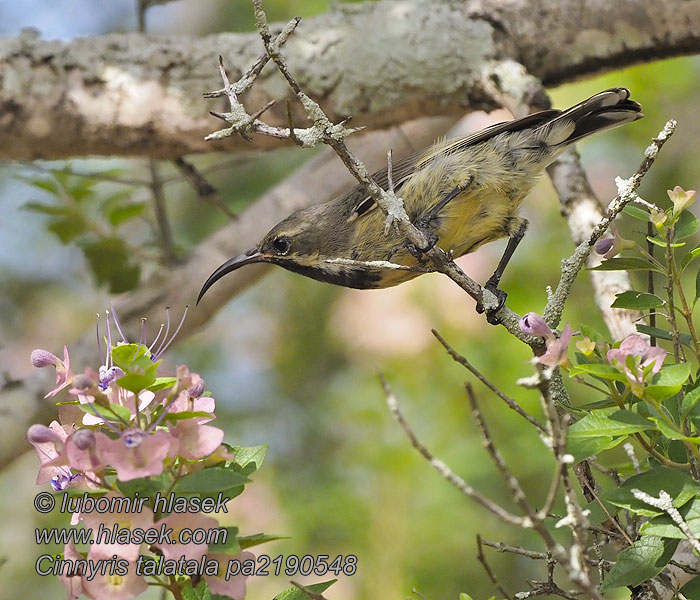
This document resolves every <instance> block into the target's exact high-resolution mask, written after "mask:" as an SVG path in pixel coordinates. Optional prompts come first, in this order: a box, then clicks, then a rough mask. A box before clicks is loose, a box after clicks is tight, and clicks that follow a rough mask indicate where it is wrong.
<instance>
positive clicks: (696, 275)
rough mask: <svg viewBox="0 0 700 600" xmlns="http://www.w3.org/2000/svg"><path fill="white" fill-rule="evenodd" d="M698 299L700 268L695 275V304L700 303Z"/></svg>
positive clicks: (699, 294) (699, 296)
mask: <svg viewBox="0 0 700 600" xmlns="http://www.w3.org/2000/svg"><path fill="white" fill-rule="evenodd" d="M698 298H700V268H699V269H698V272H697V273H696V274H695V298H694V299H693V304H695V302H697V301H698Z"/></svg>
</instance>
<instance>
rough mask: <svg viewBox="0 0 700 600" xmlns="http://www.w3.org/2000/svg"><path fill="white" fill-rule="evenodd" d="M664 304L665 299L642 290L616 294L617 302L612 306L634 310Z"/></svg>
mask: <svg viewBox="0 0 700 600" xmlns="http://www.w3.org/2000/svg"><path fill="white" fill-rule="evenodd" d="M663 305H664V301H663V300H662V299H661V298H659V297H658V296H656V295H655V294H644V293H641V292H632V291H629V292H622V293H620V294H616V295H615V302H613V303H612V305H611V307H612V308H630V309H632V310H646V309H648V308H659V307H660V306H663Z"/></svg>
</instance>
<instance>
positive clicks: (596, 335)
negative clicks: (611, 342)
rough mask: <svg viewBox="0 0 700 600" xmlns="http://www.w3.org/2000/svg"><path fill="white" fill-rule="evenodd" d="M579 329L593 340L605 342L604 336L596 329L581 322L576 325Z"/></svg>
mask: <svg viewBox="0 0 700 600" xmlns="http://www.w3.org/2000/svg"><path fill="white" fill-rule="evenodd" d="M578 329H579V331H580V332H581V333H582V334H583V335H584V336H585V337H587V338H588V339H590V340H591V341H594V342H605V341H606V339H605V337H604V336H603V335H602V334H601V333H600V332H599V331H598V330H597V329H593V327H589V326H588V325H584V324H583V323H582V324H581V325H579V327H578Z"/></svg>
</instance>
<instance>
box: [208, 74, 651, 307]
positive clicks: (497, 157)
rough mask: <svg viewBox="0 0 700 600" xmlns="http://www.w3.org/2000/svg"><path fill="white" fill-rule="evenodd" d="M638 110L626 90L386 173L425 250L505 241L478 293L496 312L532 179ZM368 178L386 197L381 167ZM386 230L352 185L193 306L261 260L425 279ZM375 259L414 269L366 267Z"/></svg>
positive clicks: (340, 277) (433, 150)
mask: <svg viewBox="0 0 700 600" xmlns="http://www.w3.org/2000/svg"><path fill="white" fill-rule="evenodd" d="M641 109H642V107H641V106H640V105H639V104H638V103H637V102H635V101H633V100H630V92H629V90H627V89H626V88H622V87H618V88H612V89H609V90H605V91H602V92H600V93H598V94H596V95H595V96H592V97H590V98H588V99H587V100H584V101H583V102H580V103H579V104H576V105H575V106H572V107H571V108H569V109H567V110H563V111H562V110H545V111H541V112H538V113H534V114H531V115H528V116H525V117H522V118H520V119H515V120H513V121H506V122H503V123H497V124H495V125H491V126H490V127H486V128H485V129H482V130H481V131H478V132H476V133H473V134H471V135H468V136H465V137H460V138H454V139H446V140H441V141H438V142H437V143H435V144H434V145H432V146H430V147H429V148H427V149H425V150H423V151H421V152H418V153H416V154H414V155H413V156H410V157H409V158H406V159H404V160H401V161H399V162H397V163H396V164H394V165H393V167H392V180H393V183H394V190H395V192H396V193H397V195H399V196H400V197H401V198H402V199H403V202H404V206H405V208H406V213H407V214H408V216H409V218H410V220H411V222H412V223H413V224H414V225H416V226H417V227H419V228H420V229H421V230H422V231H424V232H425V234H426V237H427V238H428V239H429V240H430V245H431V246H432V245H434V244H437V245H438V247H439V248H441V249H442V250H444V251H445V252H448V253H450V255H451V256H452V257H454V258H457V257H459V256H463V255H464V254H468V253H470V252H473V251H474V250H476V249H477V248H479V247H480V246H481V245H483V244H485V243H487V242H492V241H494V240H497V239H500V238H505V237H507V238H509V239H508V244H507V246H506V249H505V251H504V253H503V256H502V258H501V260H500V261H499V263H498V266H497V268H496V270H495V272H494V274H493V275H492V276H491V278H490V279H489V280H488V282H487V283H486V285H485V287H486V289H489V290H490V291H492V292H493V293H495V294H496V295H497V297H498V298H499V300H500V304H499V306H498V309H496V310H499V309H500V308H501V307H502V305H503V302H504V301H505V293H504V292H502V291H501V290H499V289H498V283H499V281H500V279H501V276H502V275H503V271H504V269H505V267H506V265H507V264H508V261H509V260H510V258H511V256H512V255H513V252H514V251H515V249H516V247H517V246H518V244H519V243H520V240H521V239H522V238H523V235H524V234H525V230H526V228H527V220H526V219H524V218H523V217H521V216H519V214H518V212H519V209H520V205H521V203H522V201H523V199H524V198H525V196H527V194H528V193H529V192H530V190H531V189H532V187H533V186H534V185H535V183H536V181H537V178H538V176H539V175H540V174H541V173H542V171H543V170H544V169H545V168H546V167H547V166H548V165H549V164H550V163H552V162H553V161H554V160H555V159H556V158H557V157H558V156H559V155H560V154H561V153H562V152H563V151H564V150H565V149H566V148H567V147H568V146H569V145H570V144H573V143H574V142H577V141H578V140H580V139H581V138H584V137H586V136H588V135H591V134H593V133H596V132H597V131H602V130H604V129H611V128H613V127H618V126H620V125H624V124H625V123H630V122H631V121H636V120H637V119H641V118H642V117H643V116H644V115H643V114H642V112H641ZM372 177H373V178H374V180H375V181H376V182H377V184H378V185H380V186H381V187H382V188H383V189H384V190H387V189H388V185H389V184H388V181H389V178H388V168H384V169H382V170H380V171H377V172H376V173H374V174H373V175H372ZM385 229H386V228H385V216H384V214H383V213H382V211H381V210H379V209H378V207H377V205H376V203H375V201H374V200H373V199H372V198H371V197H370V196H369V194H368V193H367V189H366V187H365V186H363V185H361V184H360V185H357V186H355V187H354V188H353V189H351V190H350V191H349V192H347V193H345V194H343V195H341V196H339V197H337V198H335V199H333V200H330V201H328V202H325V203H322V204H315V205H312V206H309V207H307V208H304V209H301V210H298V211H297V212H295V213H293V214H291V215H290V216H288V217H287V218H286V219H284V220H283V221H280V222H279V223H278V224H277V225H275V226H274V227H273V228H272V229H271V230H270V231H269V232H268V233H267V235H265V236H264V237H263V238H262V240H261V241H260V243H259V244H257V245H256V246H255V247H254V248H251V249H250V250H247V251H246V252H243V253H242V254H239V255H238V256H235V257H234V258H232V259H230V260H228V261H226V262H225V263H224V264H222V265H221V266H220V267H219V268H218V269H216V271H214V272H213V273H212V274H211V276H210V277H209V279H207V281H206V282H205V283H204V285H203V287H202V290H201V292H200V293H199V298H198V299H197V302H199V301H200V300H201V298H202V296H203V295H204V294H205V292H206V291H207V290H208V289H209V288H210V287H211V286H212V285H213V284H214V283H215V282H216V281H218V280H219V279H221V278H222V277H223V276H224V275H226V274H227V273H230V272H231V271H235V270H236V269H238V268H240V267H242V266H244V265H249V264H253V263H259V262H267V263H272V264H275V265H279V266H280V267H284V268H285V269H288V270H290V271H293V272H295V273H300V274H301V275H306V276H307V277H312V278H313V279H317V280H319V281H325V282H327V283H333V284H335V285H341V286H345V287H351V288H360V289H368V288H385V287H390V286H394V285H397V284H399V283H403V282H404V281H408V280H409V279H413V278H414V277H417V276H418V275H420V274H422V273H424V272H426V269H425V268H422V267H423V265H424V264H425V258H424V257H423V256H422V253H423V252H425V251H427V250H428V249H429V248H423V249H417V248H414V247H412V246H411V245H410V244H408V243H407V241H406V240H405V238H404V237H403V236H402V235H401V234H400V233H399V232H398V231H397V230H396V228H389V230H388V231H387V230H385ZM338 259H346V260H345V261H342V260H341V261H339V260H338ZM348 259H349V260H348ZM378 261H385V262H391V263H394V264H396V265H403V266H405V267H411V269H394V268H390V267H389V266H388V265H380V264H372V263H376V262H378ZM494 312H496V311H494Z"/></svg>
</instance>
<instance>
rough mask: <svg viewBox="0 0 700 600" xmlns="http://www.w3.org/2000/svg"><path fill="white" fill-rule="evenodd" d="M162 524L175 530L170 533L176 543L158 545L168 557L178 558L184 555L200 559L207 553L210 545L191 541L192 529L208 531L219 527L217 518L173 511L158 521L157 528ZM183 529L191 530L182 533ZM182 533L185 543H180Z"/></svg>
mask: <svg viewBox="0 0 700 600" xmlns="http://www.w3.org/2000/svg"><path fill="white" fill-rule="evenodd" d="M161 526H165V527H166V528H170V527H171V528H172V530H173V531H172V533H171V534H170V540H171V541H172V542H174V543H170V544H162V545H158V548H160V549H161V551H162V552H163V556H164V557H165V558H166V559H172V560H177V559H179V558H180V557H181V556H184V557H185V560H199V559H200V558H202V556H204V555H205V554H206V553H207V550H208V549H209V545H208V544H206V543H195V541H191V537H192V531H194V530H195V529H203V530H205V531H208V530H209V529H213V528H216V527H218V526H219V523H218V522H217V520H216V519H213V518H212V517H206V516H204V515H203V514H201V513H195V514H192V513H173V514H171V515H168V516H167V517H165V518H164V519H160V520H159V521H158V522H157V523H156V527H157V528H158V527H161ZM183 529H189V530H190V531H189V532H184V533H182V530H183ZM180 535H183V539H182V541H183V542H185V543H180V541H179V540H180Z"/></svg>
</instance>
